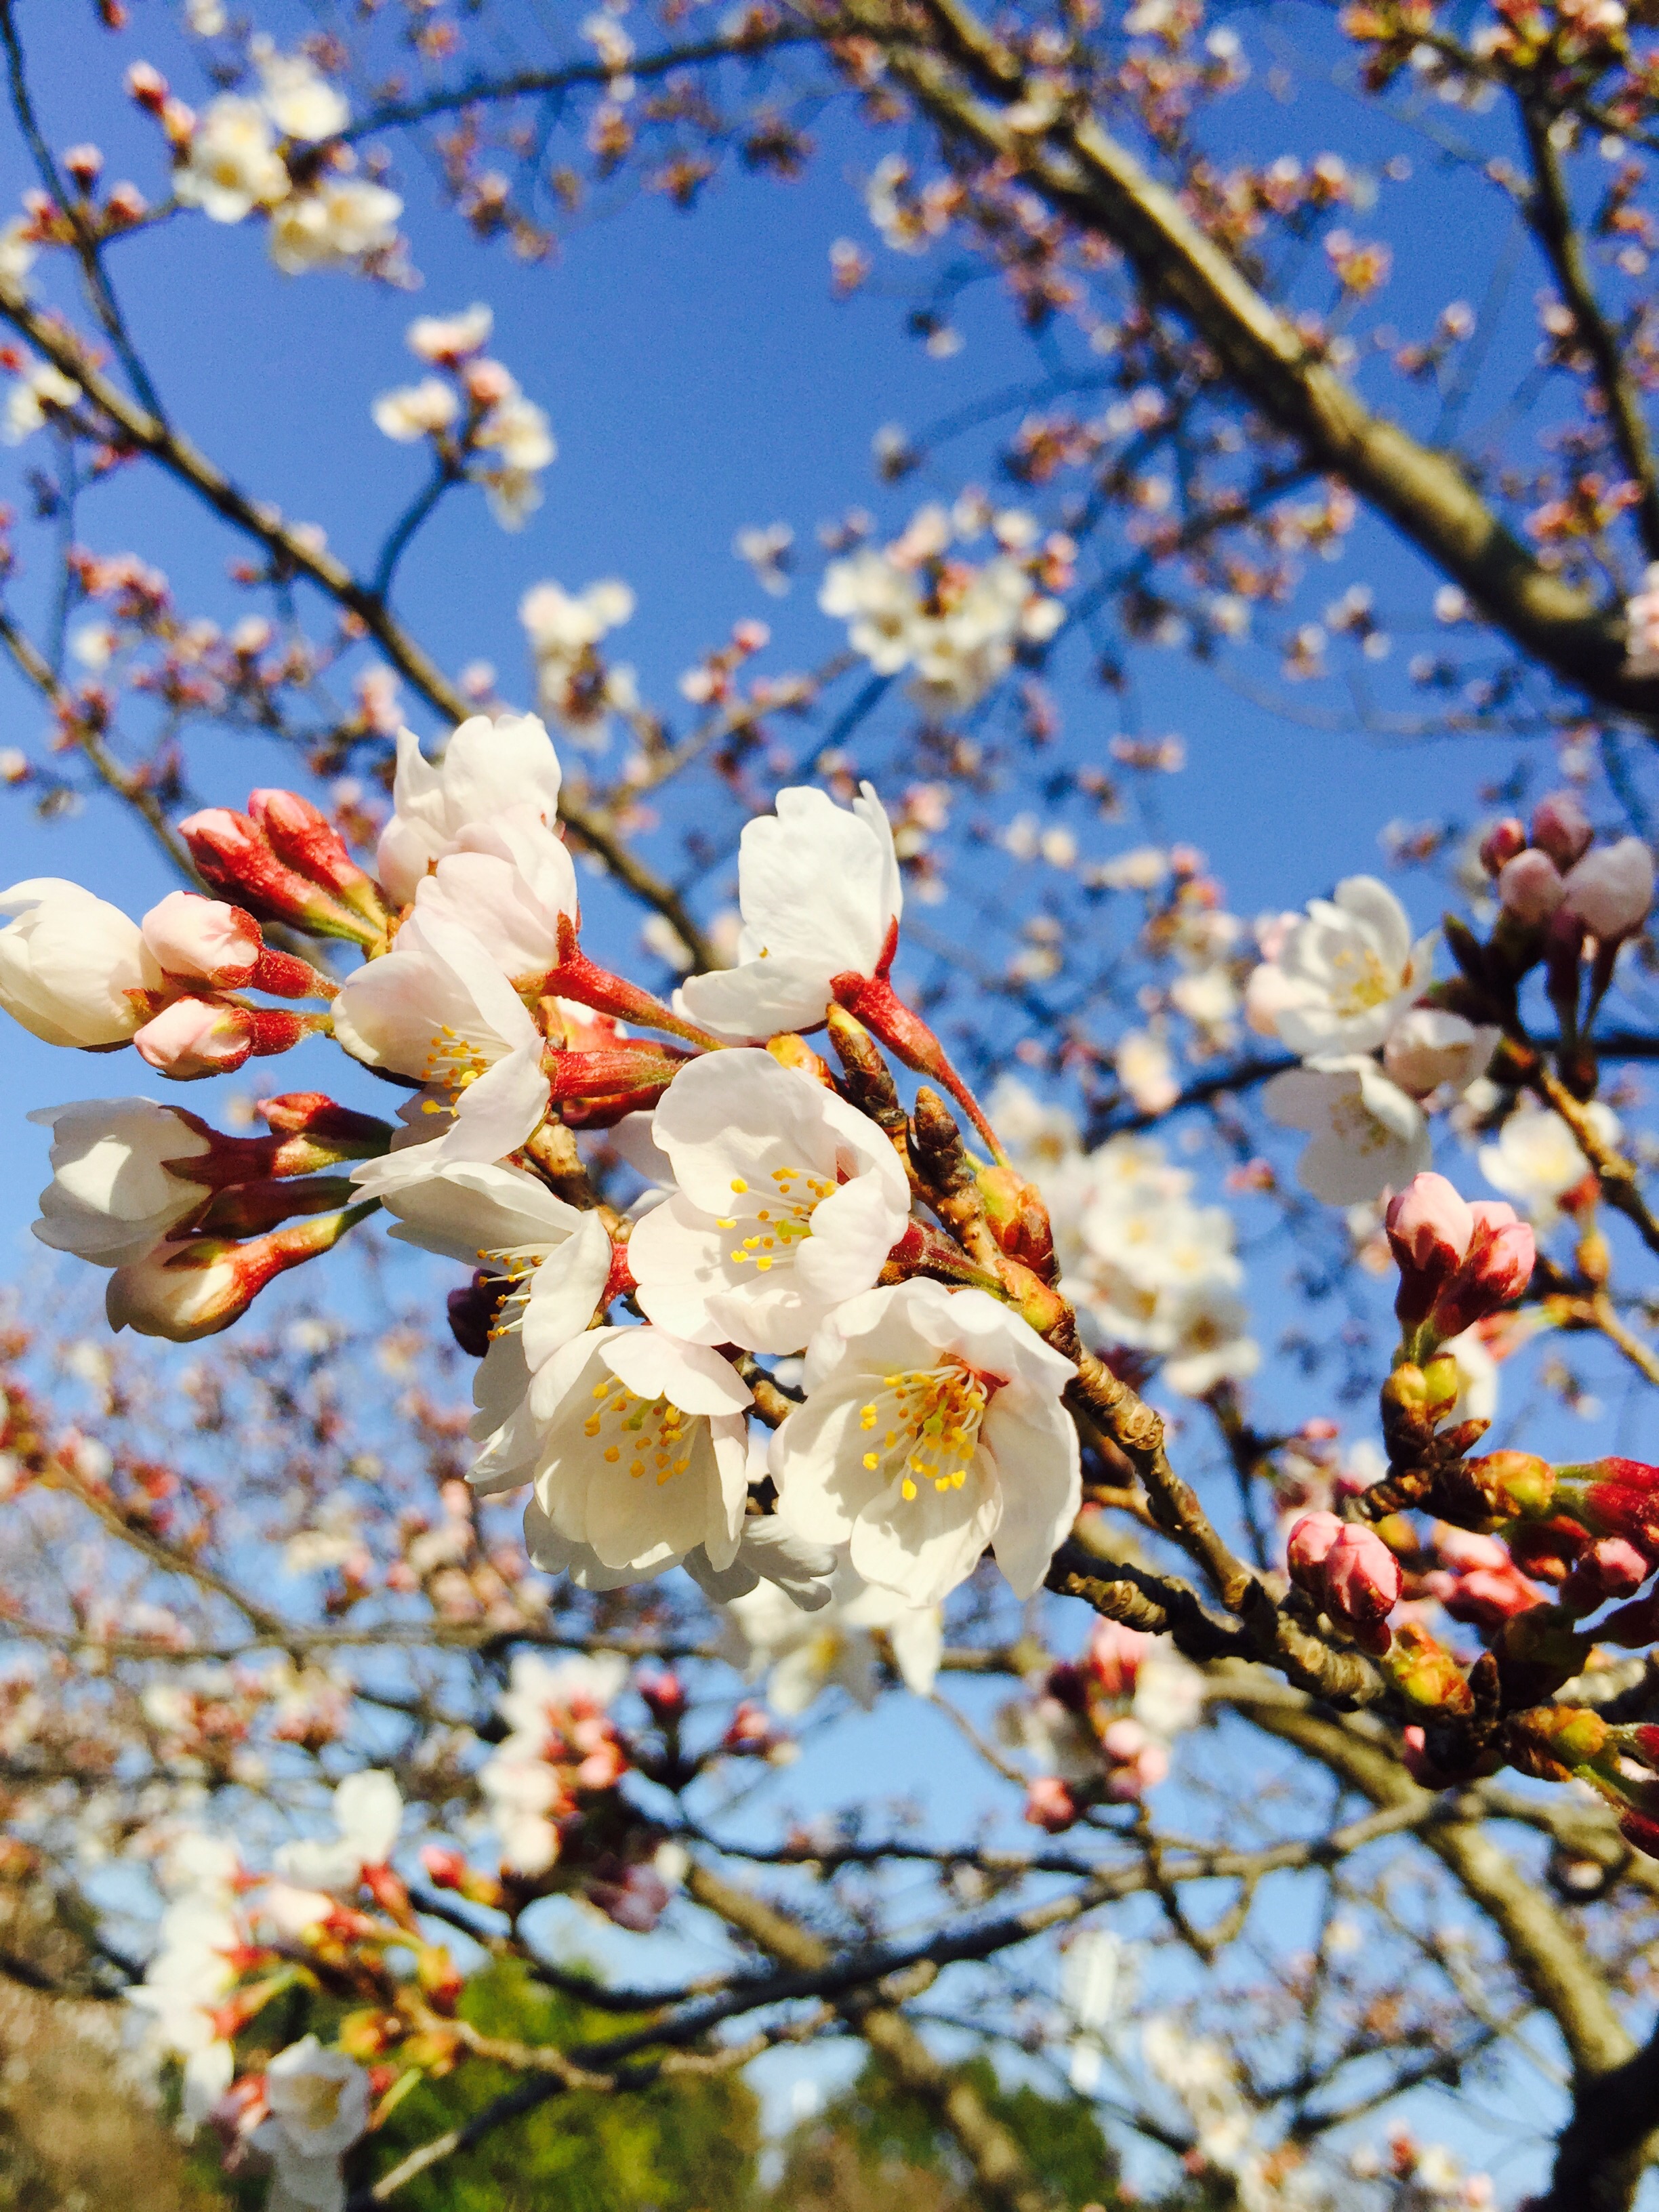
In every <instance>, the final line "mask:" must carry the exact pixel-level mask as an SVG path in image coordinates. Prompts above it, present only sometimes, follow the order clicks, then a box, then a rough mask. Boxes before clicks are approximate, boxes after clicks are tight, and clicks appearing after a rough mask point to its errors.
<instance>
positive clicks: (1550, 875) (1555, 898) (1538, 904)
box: [1498, 847, 1563, 923]
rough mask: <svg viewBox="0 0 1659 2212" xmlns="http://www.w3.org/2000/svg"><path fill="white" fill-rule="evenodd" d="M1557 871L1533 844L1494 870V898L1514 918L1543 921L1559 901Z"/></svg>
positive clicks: (1550, 861)
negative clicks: (1495, 897)
mask: <svg viewBox="0 0 1659 2212" xmlns="http://www.w3.org/2000/svg"><path fill="white" fill-rule="evenodd" d="M1562 892H1563V885H1562V882H1561V872H1560V870H1559V868H1558V867H1557V866H1556V865H1555V863H1554V861H1553V860H1551V858H1550V856H1549V854H1547V853H1541V852H1539V851H1538V850H1537V848H1535V847H1533V848H1528V850H1527V851H1526V852H1524V853H1517V854H1516V856H1515V858H1514V859H1513V860H1506V861H1505V862H1504V866H1502V867H1501V868H1500V869H1499V870H1498V904H1499V905H1500V906H1501V907H1502V908H1503V909H1504V913H1505V914H1507V915H1513V916H1514V918H1515V920H1516V921H1522V922H1528V923H1534V922H1541V921H1548V920H1549V918H1550V916H1551V915H1553V913H1554V912H1555V909H1556V908H1557V907H1559V905H1560V903H1561V898H1562Z"/></svg>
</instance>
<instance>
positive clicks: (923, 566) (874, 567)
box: [818, 500, 1077, 715]
mask: <svg viewBox="0 0 1659 2212" xmlns="http://www.w3.org/2000/svg"><path fill="white" fill-rule="evenodd" d="M987 530H988V531H989V532H990V533H991V536H992V538H993V539H994V543H995V544H996V547H997V550H996V551H995V552H994V553H993V554H992V555H991V556H990V557H989V558H988V559H987V560H984V561H982V562H978V563H977V564H975V562H973V561H971V560H967V559H964V558H963V556H962V555H961V554H960V553H958V552H953V551H952V550H951V548H952V546H953V544H957V543H959V542H971V541H972V540H973V539H975V538H979V537H981V536H982V535H983V534H984V533H985V532H986V531H987ZM1076 551H1077V549H1076V547H1075V546H1074V545H1073V543H1072V540H1071V539H1070V538H1065V537H1062V536H1059V535H1053V536H1050V537H1048V538H1041V537H1040V534H1039V532H1038V528H1037V526H1036V522H1035V521H1033V520H1032V519H1031V517H1030V515H1029V514H1025V513H1022V512H1020V511H1019V510H1018V509H1009V510H1006V511H1005V512H1001V513H996V512H994V511H993V510H992V509H991V507H989V505H988V504H987V502H985V501H982V500H973V501H958V502H957V507H955V508H954V509H951V510H947V509H946V508H945V507H922V508H921V510H920V511H919V512H918V513H916V514H915V515H914V516H913V517H912V518H911V520H910V522H909V524H908V527H907V528H906V529H905V530H904V531H903V532H902V534H901V535H900V536H899V537H897V538H895V539H894V540H893V542H892V544H890V545H885V546H881V547H877V546H873V545H865V546H860V548H859V549H858V550H856V551H855V552H852V553H848V554H847V555H845V556H843V557H842V559H840V560H836V561H832V562H830V563H829V567H828V568H826V569H825V571H824V577H823V587H822V589H821V590H820V592H819V593H818V605H820V606H821V607H822V608H823V611H824V612H825V614H827V615H834V616H836V617H839V618H840V619H841V620H842V621H844V622H845V623H847V626H848V629H847V635H848V643H849V644H850V645H851V647H852V648H853V650H854V653H861V654H862V655H863V657H864V658H865V659H866V660H867V661H868V662H869V664H870V665H871V667H872V669H873V670H874V671H875V672H876V674H877V675H878V676H896V675H898V674H900V673H901V672H902V671H903V670H904V669H907V668H910V669H914V670H915V678H914V681H913V684H912V690H913V694H914V696H915V700H916V702H917V704H918V705H919V706H920V707H921V708H922V710H923V711H924V713H928V714H938V715H944V714H951V713H959V712H961V711H962V710H963V709H964V708H969V707H973V706H975V705H976V704H977V703H978V702H979V701H980V700H981V699H982V698H984V696H986V694H987V692H988V691H989V690H991V689H992V688H993V686H994V685H995V684H998V683H1000V681H1001V679H1002V678H1003V677H1004V676H1006V674H1007V672H1008V671H1009V669H1010V668H1011V667H1012V665H1013V663H1014V660H1015V658H1016V656H1017V655H1018V653H1019V652H1020V651H1021V650H1022V649H1023V648H1025V647H1040V646H1042V645H1046V644H1047V643H1048V641H1049V640H1050V639H1051V638H1052V637H1054V635H1055V633H1056V632H1057V631H1058V630H1059V629H1060V625H1061V623H1063V622H1064V621H1065V619H1066V609H1065V605H1064V604H1063V602H1062V601H1060V599H1054V598H1053V597H1051V596H1049V595H1050V594H1051V593H1053V592H1059V591H1063V590H1064V589H1065V588H1066V586H1067V585H1068V584H1069V583H1070V582H1071V580H1072V570H1073V562H1074V561H1075V558H1076Z"/></svg>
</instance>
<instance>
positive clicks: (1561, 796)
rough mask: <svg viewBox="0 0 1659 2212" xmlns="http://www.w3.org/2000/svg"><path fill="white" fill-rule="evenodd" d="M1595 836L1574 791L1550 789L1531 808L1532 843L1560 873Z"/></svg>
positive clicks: (1579, 854) (1585, 851) (1587, 816)
mask: <svg viewBox="0 0 1659 2212" xmlns="http://www.w3.org/2000/svg"><path fill="white" fill-rule="evenodd" d="M1594 836H1595V830H1594V829H1591V828H1590V823H1589V815H1588V814H1586V813H1585V811H1584V810H1583V806H1581V805H1580V804H1579V802H1578V797H1577V793H1575V792H1571V791H1553V792H1551V793H1550V794H1549V796H1548V797H1547V799H1540V800H1539V802H1538V804H1537V805H1536V806H1535V807H1534V809H1533V814H1532V842H1533V843H1534V845H1536V846H1537V847H1538V848H1539V850H1540V851H1541V852H1544V853H1547V854H1549V856H1550V858H1551V860H1553V861H1554V863H1555V865H1556V866H1557V867H1558V868H1559V869H1560V870H1561V871H1562V872H1563V873H1564V874H1565V872H1566V871H1567V869H1569V868H1570V867H1571V866H1572V864H1573V862H1574V861H1575V860H1579V859H1581V858H1582V857H1583V854H1585V853H1587V852H1588V851H1589V844H1590V840H1591V838H1592V837H1594Z"/></svg>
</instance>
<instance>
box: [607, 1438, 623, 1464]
mask: <svg viewBox="0 0 1659 2212" xmlns="http://www.w3.org/2000/svg"><path fill="white" fill-rule="evenodd" d="M621 1457H622V1446H621V1445H620V1444H607V1445H606V1446H605V1458H606V1459H607V1461H609V1462H610V1464H611V1466H612V1467H615V1465H616V1464H617V1461H618V1460H619V1459H620V1458H621Z"/></svg>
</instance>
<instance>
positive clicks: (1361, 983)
mask: <svg viewBox="0 0 1659 2212" xmlns="http://www.w3.org/2000/svg"><path fill="white" fill-rule="evenodd" d="M1433 949H1434V938H1433V935H1432V933H1431V934H1430V935H1429V936H1427V937H1422V938H1419V939H1418V940H1417V942H1416V943H1415V944H1413V941H1412V935H1411V926H1410V923H1409V922H1408V921H1407V918H1406V911H1405V908H1403V907H1402V906H1401V903H1400V902H1399V900H1398V899H1397V898H1395V895H1394V893H1393V892H1392V891H1391V890H1389V888H1388V886H1387V884H1382V883H1379V882H1378V881H1377V879H1376V877H1375V876H1349V877H1347V878H1345V879H1344V881H1343V882H1341V883H1340V884H1338V885H1337V887H1336V891H1335V894H1334V897H1332V898H1329V899H1315V900H1313V901H1312V902H1310V905H1309V908H1308V912H1307V918H1306V919H1305V921H1299V922H1298V923H1297V925H1296V927H1294V928H1293V929H1291V931H1290V932H1289V933H1288V934H1287V935H1286V938H1285V943H1284V945H1283V948H1282V950H1281V951H1279V956H1278V957H1277V959H1276V960H1274V961H1272V962H1270V963H1267V964H1268V966H1269V967H1270V968H1271V969H1274V970H1275V971H1276V973H1275V974H1274V975H1273V976H1271V977H1270V978H1264V979H1263V981H1261V982H1260V983H1257V982H1255V979H1254V978H1253V979H1252V993H1253V997H1252V1005H1253V1006H1254V1007H1255V1009H1256V1010H1257V1012H1258V1013H1259V1014H1261V1015H1262V1016H1263V1017H1264V1018H1265V1015H1266V1013H1267V1012H1271V1015H1272V1018H1273V1022H1274V1024H1275V1026H1276V1027H1277V1029H1278V1032H1279V1036H1281V1037H1283V1038H1284V1040H1285V1043H1286V1044H1287V1045H1289V1047H1290V1048H1291V1051H1292V1052H1294V1053H1296V1054H1298V1055H1299V1056H1300V1057H1302V1058H1304V1059H1306V1058H1310V1057H1312V1056H1315V1055H1320V1054H1346V1053H1357V1052H1369V1051H1371V1050H1372V1049H1373V1048H1375V1047H1376V1046H1377V1045H1380V1044H1381V1043H1382V1042H1383V1039H1384V1037H1386V1036H1387V1035H1388V1033H1389V1028H1390V1026H1391V1024H1392V1023H1393V1020H1394V1018H1395V1014H1396V1013H1397V1012H1399V1011H1400V1009H1401V1007H1402V1006H1406V1005H1407V1004H1409V1002H1410V1001H1411V1000H1412V999H1413V998H1414V997H1415V996H1416V995H1417V994H1419V992H1421V991H1422V990H1423V989H1424V988H1425V986H1426V985H1427V983H1428V981H1429V970H1430V963H1431V957H1432V954H1433Z"/></svg>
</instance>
